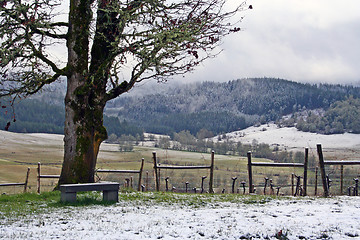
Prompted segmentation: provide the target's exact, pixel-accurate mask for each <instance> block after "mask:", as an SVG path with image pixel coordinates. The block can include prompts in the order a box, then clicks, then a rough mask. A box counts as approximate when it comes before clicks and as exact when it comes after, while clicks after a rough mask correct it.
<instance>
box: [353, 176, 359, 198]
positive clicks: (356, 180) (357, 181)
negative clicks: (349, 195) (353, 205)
mask: <svg viewBox="0 0 360 240" xmlns="http://www.w3.org/2000/svg"><path fill="white" fill-rule="evenodd" d="M354 181H355V191H354V196H357V195H358V190H359V179H358V178H354Z"/></svg>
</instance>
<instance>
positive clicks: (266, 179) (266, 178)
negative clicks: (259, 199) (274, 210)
mask: <svg viewBox="0 0 360 240" xmlns="http://www.w3.org/2000/svg"><path fill="white" fill-rule="evenodd" d="M264 179H265V186H264V195H266V187H267V182H268V180H269V178H268V177H265V178H264Z"/></svg>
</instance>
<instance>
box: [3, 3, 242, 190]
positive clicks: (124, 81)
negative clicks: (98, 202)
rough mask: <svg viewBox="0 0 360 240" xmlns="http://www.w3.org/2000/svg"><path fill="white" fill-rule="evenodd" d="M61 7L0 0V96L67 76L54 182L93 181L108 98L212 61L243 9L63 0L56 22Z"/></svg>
mask: <svg viewBox="0 0 360 240" xmlns="http://www.w3.org/2000/svg"><path fill="white" fill-rule="evenodd" d="M61 3H62V1H60V0H27V1H20V0H2V1H0V38H1V52H0V61H1V62H0V69H1V70H0V74H1V75H0V82H1V87H0V96H11V97H12V98H13V99H14V98H18V97H24V96H25V97H26V96H29V95H32V94H34V93H37V92H38V91H40V90H41V89H42V88H43V87H44V86H45V85H48V84H51V83H53V82H55V81H56V80H58V79H59V78H60V77H61V76H65V77H66V78H67V92H66V96H65V127H64V134H65V138H64V149H65V150H64V161H63V166H62V172H61V176H60V179H59V184H62V183H79V182H93V181H94V171H95V165H96V159H97V155H98V152H99V147H100V144H101V142H103V141H104V140H105V139H106V138H107V131H106V129H105V128H104V126H103V111H104V107H105V104H106V103H107V102H108V101H109V100H112V99H114V98H116V97H118V96H119V95H121V94H123V93H125V92H127V91H129V90H130V89H131V88H132V87H133V86H134V85H135V84H136V83H138V82H141V81H143V80H146V79H155V80H157V81H167V79H168V78H169V77H171V76H172V75H175V74H184V73H186V72H189V71H192V70H193V69H194V67H196V66H197V65H199V64H200V63H201V62H202V61H204V60H206V59H208V58H210V57H214V56H216V54H217V51H216V48H217V47H218V46H219V44H220V42H221V39H222V38H223V37H224V36H226V35H228V34H231V33H235V32H238V31H239V30H240V29H239V28H238V27H237V26H235V25H233V24H231V22H232V21H233V22H237V20H239V19H236V14H237V13H238V12H240V11H241V10H245V9H248V6H247V5H246V4H245V3H241V4H240V5H239V6H237V7H235V8H234V9H233V10H232V11H225V10H224V9H225V3H226V1H225V0H211V1H207V0H197V1H192V0H180V1H166V0H159V1H153V0H143V1H139V0H132V1H120V0H97V1H95V0H70V6H69V13H68V18H67V20H64V21H62V20H61V16H57V15H56V13H58V12H60V11H59V7H60V5H61ZM59 19H60V20H59ZM57 44H63V46H66V49H67V56H68V58H67V61H66V62H65V63H59V62H58V61H56V60H55V59H56V58H53V57H51V55H52V52H51V49H52V48H54V46H56V45H57ZM214 50H215V51H214ZM126 70H130V71H129V72H127V71H126ZM9 123H10V122H9ZM7 127H9V126H7Z"/></svg>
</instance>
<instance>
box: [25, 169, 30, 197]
mask: <svg viewBox="0 0 360 240" xmlns="http://www.w3.org/2000/svg"><path fill="white" fill-rule="evenodd" d="M29 175H30V168H28V169H27V172H26V178H25V184H24V193H25V192H26V189H27V185H28V182H29Z"/></svg>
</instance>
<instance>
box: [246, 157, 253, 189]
mask: <svg viewBox="0 0 360 240" xmlns="http://www.w3.org/2000/svg"><path fill="white" fill-rule="evenodd" d="M247 158H248V174H249V194H250V193H253V192H254V188H253V181H252V168H251V151H249V152H247Z"/></svg>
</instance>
